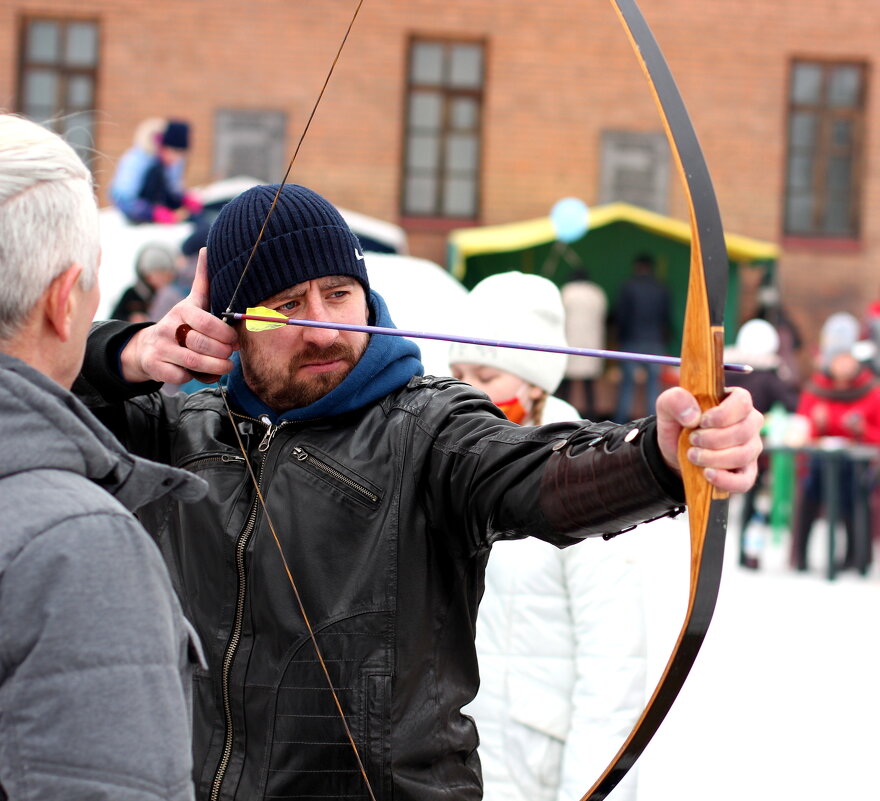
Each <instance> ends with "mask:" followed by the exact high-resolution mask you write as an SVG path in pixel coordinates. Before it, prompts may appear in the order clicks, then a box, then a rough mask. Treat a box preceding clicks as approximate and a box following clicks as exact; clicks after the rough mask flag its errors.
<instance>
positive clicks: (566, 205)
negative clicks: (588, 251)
mask: <svg viewBox="0 0 880 801" xmlns="http://www.w3.org/2000/svg"><path fill="white" fill-rule="evenodd" d="M550 222H551V223H553V229H554V230H555V231H556V238H557V239H558V240H559V241H560V242H575V241H577V240H578V239H580V238H581V237H582V236H583V235H584V234H585V233H587V230H588V229H589V227H590V210H589V209H588V208H587V204H586V203H584V201H583V200H579V199H578V198H576V197H564V198H562V200H557V201H556V203H554V204H553V208H552V209H551V211H550Z"/></svg>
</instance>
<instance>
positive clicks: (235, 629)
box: [210, 418, 278, 801]
mask: <svg viewBox="0 0 880 801" xmlns="http://www.w3.org/2000/svg"><path fill="white" fill-rule="evenodd" d="M265 421H266V425H268V430H267V431H266V434H265V436H264V437H263V440H262V441H261V442H260V446H259V450H260V451H261V452H263V453H265V451H267V450H268V449H269V443H271V441H272V437H274V436H275V432H276V431H277V430H278V426H274V425H272V424H271V423H270V422H268V418H265ZM264 444H265V447H263V446H264ZM242 461H244V459H243V458H242ZM265 465H266V458H265V456H264V457H263V460H262V461H261V462H260V470H259V474H258V475H257V485H258V486H260V485H262V483H263V468H264V467H265ZM259 506H260V498H259V495H256V496H255V497H254V503H253V505H252V506H251V511H250V514H249V515H248V519H247V523H246V524H245V527H244V529H243V530H242V532H241V535H240V536H239V538H238V542H237V543H236V544H235V568H236V571H237V573H238V596H237V597H236V599H235V616H234V618H233V624H232V632H231V633H230V636H229V643H228V645H227V646H226V652H225V653H224V654H223V665H222V669H221V673H220V688H221V692H222V696H223V717H224V723H225V725H226V733H225V736H224V738H223V754H222V755H221V757H220V762H219V764H218V765H217V771H216V772H215V773H214V782H213V783H212V785H211V796H210V798H211V801H218V799H219V797H220V788H221V787H222V785H223V779H224V777H225V776H226V771H227V769H228V768H229V761H230V759H231V758H232V739H233V730H232V701H231V700H230V697H229V696H230V693H229V674H230V672H231V671H232V663H233V662H234V661H235V652H236V650H237V649H238V643H239V640H240V639H241V629H242V625H243V622H244V600H245V595H246V594H247V574H246V572H245V554H246V553H247V546H248V542H250V538H251V535H252V534H253V532H254V528H255V526H256V522H257V512H258V511H259Z"/></svg>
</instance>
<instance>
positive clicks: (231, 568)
mask: <svg viewBox="0 0 880 801" xmlns="http://www.w3.org/2000/svg"><path fill="white" fill-rule="evenodd" d="M277 189H278V187H265V186H260V187H255V188H253V189H250V190H248V191H247V192H245V193H244V194H242V195H240V196H239V197H238V198H236V199H234V200H233V201H231V202H230V203H229V204H227V206H225V207H224V209H223V211H222V212H221V213H220V215H219V217H218V218H217V220H216V221H215V223H214V225H213V227H212V229H211V231H210V234H209V238H208V246H207V253H206V254H205V253H204V252H203V253H202V254H201V258H200V263H199V270H198V274H197V277H196V281H195V283H194V285H193V291H192V293H191V295H190V296H189V298H187V299H186V300H184V301H182V302H181V303H180V304H178V305H177V306H176V307H175V308H174V309H172V310H171V311H170V312H169V313H168V314H167V315H166V316H165V318H163V319H162V320H161V321H159V322H158V323H157V324H156V325H153V326H148V327H140V328H135V327H132V326H124V325H121V324H119V323H114V322H111V323H104V324H99V325H97V326H96V327H95V329H94V330H93V332H92V335H91V338H90V342H89V347H88V352H87V356H86V364H85V366H84V370H83V374H82V375H81V377H80V381H79V383H78V387H77V389H78V391H79V392H80V393H81V395H82V396H83V397H84V398H85V399H86V400H87V401H88V402H89V404H90V405H91V406H92V408H93V409H94V410H95V412H96V413H97V414H99V415H100V416H102V417H103V418H104V419H105V420H106V421H107V422H108V424H110V425H111V426H113V427H114V429H115V431H116V433H117V434H118V435H119V436H120V437H121V438H122V440H123V441H124V442H125V443H126V445H127V446H128V447H129V448H131V449H133V450H135V451H136V452H138V453H140V454H142V455H145V456H148V457H150V458H154V459H159V460H162V461H166V462H169V463H171V464H174V465H177V466H180V467H186V468H187V469H189V470H191V471H192V472H194V473H196V474H197V475H200V476H202V477H203V478H204V479H205V480H206V481H207V482H208V484H209V485H210V492H209V495H208V497H207V498H206V499H205V500H203V501H200V502H198V503H195V504H178V505H176V506H175V507H174V508H172V509H171V510H169V508H168V507H167V505H162V506H159V505H150V506H147V507H145V508H143V509H142V510H141V519H142V520H143V521H144V524H145V525H146V527H147V528H148V529H149V530H151V531H152V532H153V533H154V535H155V536H156V537H157V539H158V541H159V543H160V545H161V546H162V548H163V551H164V553H165V556H166V559H167V561H168V564H169V567H170V569H171V571H172V575H173V576H174V577H175V580H176V586H177V588H178V591H179V592H180V595H181V598H182V600H183V603H184V607H185V609H186V611H187V612H188V614H189V615H190V617H191V619H192V620H194V621H195V624H196V627H197V629H198V631H199V634H200V635H201V638H202V640H203V642H204V643H205V644H206V647H207V651H208V655H207V657H208V663H209V670H208V671H207V672H205V673H203V674H201V675H197V677H196V682H195V699H196V700H195V736H194V737H195V739H194V757H195V771H196V775H195V778H196V787H197V793H198V795H199V797H200V798H203V799H212V801H214V799H248V800H249V801H250V799H259V798H266V799H268V798H279V797H285V798H293V797H297V798H305V797H317V796H321V797H327V798H370V797H373V798H377V799H379V798H384V799H390V798H394V799H395V801H435V800H436V801H439V799H448V798H452V797H454V798H456V799H460V801H476V800H477V799H479V798H480V796H481V786H480V785H481V781H480V768H479V760H478V758H477V755H476V749H477V742H478V737H477V732H476V730H475V727H474V723H473V721H472V720H471V719H470V718H469V717H467V716H464V715H462V714H461V712H460V710H461V707H462V706H464V705H465V704H467V703H468V702H469V701H471V700H472V698H473V697H474V694H475V692H476V688H477V685H478V681H479V677H478V672H477V664H476V657H475V652H474V626H475V622H476V615H477V605H478V602H479V598H480V596H481V593H482V586H483V574H484V568H485V564H486V559H487V558H488V554H489V550H490V546H491V545H492V543H493V542H494V541H496V540H498V539H502V538H503V539H516V538H520V537H524V536H536V537H540V538H541V539H544V540H547V541H549V542H552V543H554V544H556V545H558V546H560V547H564V546H567V545H570V544H572V543H574V542H577V541H578V540H580V539H583V538H584V537H587V536H591V535H596V534H601V533H610V532H617V531H620V530H622V529H624V528H628V527H630V526H632V525H634V524H636V523H639V522H642V521H645V520H649V519H652V518H655V517H658V516H663V515H668V514H671V513H674V512H675V511H676V510H678V509H680V508H681V504H682V503H683V490H682V485H681V480H680V477H679V472H678V468H677V465H678V461H677V454H676V443H677V440H678V435H679V433H680V432H681V431H682V428H683V427H688V428H694V429H698V430H696V431H695V433H694V434H693V435H692V437H693V443H694V447H693V448H692V449H691V452H690V454H689V458H691V460H692V461H694V462H696V463H697V464H699V465H701V466H702V467H704V468H706V477H707V478H708V479H709V481H711V482H712V483H713V484H715V485H716V486H718V487H721V488H723V489H728V490H731V491H743V490H745V489H747V488H748V487H749V486H750V485H751V483H752V481H753V480H754V475H755V459H756V457H757V454H758V452H759V450H760V438H759V434H758V431H759V428H760V420H761V418H760V415H759V414H758V413H757V412H755V411H754V410H753V409H752V406H751V401H750V399H749V396H748V393H746V392H745V391H742V390H735V391H734V392H732V393H731V394H730V395H729V396H728V397H727V398H726V399H725V400H724V401H723V402H722V403H721V404H720V405H719V406H718V407H716V408H714V409H711V410H709V411H707V412H705V413H704V414H702V415H701V414H700V411H699V408H698V406H697V404H696V401H695V400H694V398H693V397H692V396H691V395H690V393H688V392H686V391H684V390H682V389H678V388H676V389H672V390H668V391H667V392H666V393H664V395H663V397H662V398H661V400H660V401H659V402H658V410H657V416H656V418H654V417H652V418H646V419H644V420H641V421H638V422H636V423H633V424H630V425H627V426H615V425H612V424H593V423H589V422H578V423H570V424H568V423H563V424H557V425H553V426H547V427H541V426H538V427H533V428H522V427H520V426H517V425H515V424H513V423H511V422H509V421H508V420H506V419H505V418H504V416H503V415H502V414H501V413H500V412H499V410H498V409H497V408H496V407H494V406H493V405H492V404H491V403H490V402H489V400H488V398H487V397H486V396H485V395H483V394H482V393H480V392H478V391H476V390H474V389H472V388H471V387H469V386H467V385H465V384H462V383H461V382H459V381H456V380H454V379H451V378H433V377H426V376H423V375H422V367H421V363H420V361H419V350H418V348H417V347H416V345H415V344H413V343H412V342H411V341H409V340H407V339H402V338H399V337H392V336H383V335H377V334H373V335H369V334H367V333H359V332H352V331H341V330H336V329H326V328H311V327H300V326H287V325H285V326H281V327H278V328H275V329H274V330H267V331H248V330H246V329H245V327H244V326H243V325H242V324H241V323H237V324H235V325H234V326H230V325H227V324H226V323H225V322H224V321H223V319H221V318H220V317H219V315H222V314H223V312H225V311H226V310H227V309H231V311H233V312H243V311H245V310H246V309H247V308H251V307H255V306H263V307H268V308H269V309H271V310H272V311H274V312H278V313H280V314H281V315H283V316H285V317H296V318H303V319H313V320H318V321H320V322H332V323H353V324H357V325H363V324H365V323H371V324H376V325H379V326H385V327H392V326H393V323H392V321H391V317H390V315H389V312H388V309H387V308H386V306H385V303H384V301H383V300H382V298H381V297H380V296H379V295H378V294H377V293H376V292H375V291H373V290H371V289H370V283H369V277H368V273H367V265H366V263H367V261H368V256H367V257H365V254H364V252H363V251H362V249H361V247H360V244H359V242H358V240H357V238H356V237H355V236H354V234H353V233H352V232H351V230H350V229H349V228H348V226H347V225H346V223H345V222H344V220H343V219H342V217H341V216H340V215H339V212H338V211H337V210H336V209H335V208H334V207H333V206H332V205H331V204H330V203H329V202H328V201H327V200H326V199H324V198H323V197H321V196H320V195H318V194H317V193H315V192H313V191H311V190H309V189H306V188H305V187H301V186H284V187H283V188H282V190H281V191H280V194H279V195H278V201H277V205H276V207H275V209H274V211H273V212H272V213H271V215H269V209H270V207H271V206H272V203H273V198H274V197H275V195H276V192H277ZM267 216H268V221H267ZM264 225H265V230H263V233H262V237H261V238H260V244H259V246H258V247H257V248H256V250H255V251H254V243H255V242H256V241H257V238H258V235H259V233H260V231H261V229H262V228H263V226H264ZM515 313H516V310H515V309H512V310H511V314H515ZM196 373H201V374H208V375H214V376H216V375H226V376H227V378H226V380H225V390H222V391H221V389H220V387H213V388H207V389H205V390H203V391H201V392H198V393H196V394H194V395H189V396H183V395H178V396H174V397H168V396H164V395H162V394H161V393H159V392H158V389H159V387H160V382H163V381H170V382H174V383H182V382H183V381H185V380H188V379H190V378H192V377H193V376H194V374H196ZM224 393H225V399H224ZM226 400H228V404H229V411H228V412H227V408H226V403H225V401H226ZM255 484H256V485H258V486H259V490H257V489H255ZM270 520H271V521H272V524H270V522H269V521H270ZM276 536H277V544H276V539H275V538H276ZM279 546H280V551H282V552H283V554H284V556H283V558H282V556H281V555H280V552H279ZM585 547H602V544H601V543H594V544H593V545H592V546H585ZM288 571H289V574H290V576H292V578H293V582H291V581H289V580H288ZM292 583H293V584H295V585H296V590H294V589H293V586H292ZM297 597H298V598H300V599H301V601H302V607H303V610H304V614H303V613H301V612H300V610H299V607H298V601H297V600H296V598H297ZM305 616H307V617H308V620H309V621H310V626H309V624H308V623H307V622H306V620H305V619H304V617H305ZM309 628H311V629H312V630H313V631H314V632H315V637H316V641H317V644H318V646H319V649H320V652H321V654H322V657H323V660H321V659H319V658H318V656H317V655H316V649H315V648H314V646H313V644H312V643H311V642H310V636H309ZM325 668H326V675H325ZM327 677H329V680H330V681H329V682H328V681H327ZM484 680H487V681H491V680H492V679H491V676H488V677H484ZM330 684H332V686H333V688H334V689H335V696H336V697H337V698H338V699H339V707H341V710H342V712H343V714H344V717H345V725H344V724H343V721H342V718H341V716H340V714H339V711H338V709H337V707H336V704H335V702H334V700H333V694H332V693H331V691H330V689H329V685H330ZM347 732H350V734H351V741H350V740H349V738H348V735H347ZM352 745H354V748H353V747H352ZM355 751H356V753H355ZM361 764H362V765H363V768H364V770H363V773H362V772H361V770H360V768H359V765H361Z"/></svg>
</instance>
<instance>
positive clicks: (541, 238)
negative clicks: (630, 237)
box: [449, 203, 779, 280]
mask: <svg viewBox="0 0 880 801" xmlns="http://www.w3.org/2000/svg"><path fill="white" fill-rule="evenodd" d="M588 214H589V224H590V229H593V228H601V227H602V226H603V225H609V224H611V223H615V222H628V223H632V224H633V225H638V226H639V227H640V228H644V229H646V230H647V231H651V232H652V233H655V234H659V235H660V236H664V237H667V238H668V239H677V240H678V241H679V242H690V241H691V227H690V225H688V224H687V223H685V222H682V221H681V220H675V219H673V218H672V217H666V216H664V215H662V214H657V213H656V212H653V211H648V210H647V209H642V208H639V207H638V206H632V205H630V204H629V203H608V204H606V205H604V206H592V207H590V209H589V211H588ZM588 233H589V231H588ZM555 239H556V231H555V229H554V227H553V223H552V222H551V221H550V218H549V217H539V218H538V219H535V220H524V221H522V222H515V223H508V224H506V225H486V226H482V227H480V228H459V229H457V230H455V231H452V232H450V234H449V243H450V245H451V248H452V273H453V275H455V277H456V278H458V279H459V280H460V279H462V278H464V274H465V260H466V259H468V258H469V257H470V256H479V255H482V254H484V253H504V252H511V251H514V250H525V249H526V248H530V247H534V246H535V245H544V244H546V243H548V242H552V241H553V240H555ZM724 240H725V242H726V243H727V255H728V257H729V258H730V260H731V261H735V262H752V261H769V260H775V259H777V258H779V247H778V246H777V245H776V244H774V243H773V242H765V241H761V240H759V239H751V238H750V237H747V236H740V235H739V234H728V233H726V234H725V235H724Z"/></svg>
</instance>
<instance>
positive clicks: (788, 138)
mask: <svg viewBox="0 0 880 801" xmlns="http://www.w3.org/2000/svg"><path fill="white" fill-rule="evenodd" d="M799 65H806V66H814V67H817V68H819V69H820V70H821V78H820V88H819V101H818V102H809V103H808V102H803V101H797V100H796V99H795V98H794V97H793V92H794V81H795V71H796V69H797V67H798V66H799ZM840 67H852V68H855V69H857V70H858V72H859V78H860V82H859V90H858V96H857V98H856V101H855V103H854V105H853V106H832V105H831V104H830V102H829V97H828V87H829V82H830V80H831V76H832V74H833V72H834V70H835V69H837V68H840ZM868 80H869V69H868V64H867V62H865V61H859V60H854V59H833V58H813V57H805V56H795V57H793V58H791V60H790V61H789V69H788V82H787V86H786V98H785V121H784V124H785V128H784V131H785V160H784V162H783V170H784V172H783V184H782V188H783V192H782V217H781V228H782V239H783V242H784V244H785V245H786V247H794V248H813V249H817V248H818V249H821V250H828V251H835V250H843V251H851V250H853V249H857V248H858V247H859V243H860V241H861V236H862V222H863V212H862V200H863V187H864V182H863V180H862V171H863V168H864V165H865V160H866V153H865V131H866V123H867V99H868ZM797 113H806V114H810V115H813V116H814V117H815V118H816V120H817V125H816V130H817V133H816V145H815V148H814V152H813V153H812V155H811V161H810V169H811V182H810V192H811V194H812V197H813V199H814V208H813V209H812V213H811V220H810V228H809V230H803V229H798V228H793V227H791V226H790V223H789V205H790V202H791V193H792V186H791V181H792V178H791V161H792V156H793V148H794V145H793V141H792V138H793V137H792V134H791V124H792V120H793V118H794V115H795V114H797ZM839 120H848V121H849V122H851V127H852V135H851V137H852V138H851V144H850V145H849V153H850V155H851V159H852V161H851V166H850V174H849V180H850V190H849V195H848V208H847V209H846V216H847V221H846V227H847V231H846V232H824V231H823V227H824V220H825V215H826V210H827V208H828V204H829V200H830V198H829V194H830V191H831V190H830V188H829V181H828V167H829V164H830V162H831V159H832V158H833V156H834V152H835V149H836V146H835V145H834V143H833V127H834V123H835V122H837V121H839Z"/></svg>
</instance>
